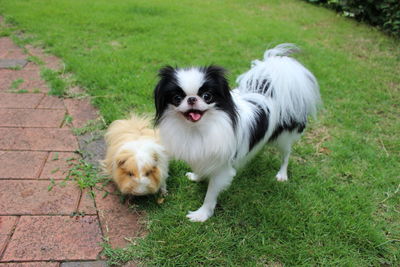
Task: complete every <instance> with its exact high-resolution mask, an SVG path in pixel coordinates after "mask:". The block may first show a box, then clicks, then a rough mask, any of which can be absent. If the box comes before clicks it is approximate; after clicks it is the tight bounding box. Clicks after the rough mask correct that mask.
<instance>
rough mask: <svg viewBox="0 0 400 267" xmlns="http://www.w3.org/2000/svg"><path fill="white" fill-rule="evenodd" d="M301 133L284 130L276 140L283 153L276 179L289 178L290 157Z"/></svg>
mask: <svg viewBox="0 0 400 267" xmlns="http://www.w3.org/2000/svg"><path fill="white" fill-rule="evenodd" d="M300 136H301V134H299V133H298V132H283V133H282V134H281V135H280V136H279V137H278V138H277V140H276V143H277V146H278V149H279V150H280V151H281V153H282V164H281V168H280V169H279V172H278V173H277V174H276V179H277V180H278V181H279V182H284V181H287V180H288V175H287V167H288V164H289V157H290V153H291V151H292V144H293V143H294V142H295V141H297V140H298V139H299V138H300Z"/></svg>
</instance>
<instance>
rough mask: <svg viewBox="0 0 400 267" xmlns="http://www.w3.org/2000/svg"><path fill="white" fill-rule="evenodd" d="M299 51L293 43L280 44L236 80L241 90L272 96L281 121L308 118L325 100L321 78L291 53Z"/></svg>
mask: <svg viewBox="0 0 400 267" xmlns="http://www.w3.org/2000/svg"><path fill="white" fill-rule="evenodd" d="M297 51H299V48H298V47H297V46H295V45H293V44H280V45H278V46H276V47H275V48H273V49H269V50H267V51H265V53H264V59H263V60H254V61H253V62H252V64H251V69H250V70H249V71H247V72H246V73H244V74H242V75H240V76H239V77H238V78H237V80H236V82H237V83H238V85H239V87H238V89H239V91H240V92H241V93H243V94H245V93H257V94H262V95H264V96H265V97H267V98H271V99H272V101H273V103H275V108H276V110H277V112H278V116H279V122H280V123H284V124H290V123H292V122H293V121H297V122H306V121H307V117H308V116H309V115H311V116H313V117H315V116H316V113H317V107H318V105H319V104H320V103H321V99H320V94H319V86H318V82H317V80H316V79H315V77H314V75H313V74H312V73H311V72H310V71H309V70H307V69H306V68H305V67H304V66H303V65H301V64H300V63H299V62H298V61H296V60H295V59H293V58H291V57H289V55H290V54H292V53H294V52H297Z"/></svg>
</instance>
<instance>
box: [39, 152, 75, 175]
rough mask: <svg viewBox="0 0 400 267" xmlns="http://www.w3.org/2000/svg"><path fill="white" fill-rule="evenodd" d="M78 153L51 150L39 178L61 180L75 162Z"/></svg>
mask: <svg viewBox="0 0 400 267" xmlns="http://www.w3.org/2000/svg"><path fill="white" fill-rule="evenodd" d="M78 159H79V155H78V154H76V153H71V152H51V153H50V155H49V157H48V159H47V161H46V164H45V165H44V169H43V171H42V174H41V175H40V179H56V180H63V179H65V178H66V177H67V174H68V170H69V169H70V168H71V166H72V165H73V164H76V162H77V160H78Z"/></svg>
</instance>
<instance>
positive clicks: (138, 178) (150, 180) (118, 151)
mask: <svg viewBox="0 0 400 267" xmlns="http://www.w3.org/2000/svg"><path fill="white" fill-rule="evenodd" d="M150 125H151V123H150V121H149V119H147V118H143V117H138V116H135V115H134V116H132V117H131V118H130V119H128V120H117V121H114V122H113V123H111V125H110V127H109V128H108V130H107V132H106V134H105V140H106V144H107V154H106V158H105V160H104V161H103V167H104V169H105V171H106V172H107V173H108V174H109V175H111V176H112V178H113V180H114V181H115V183H116V184H117V186H118V188H119V189H120V191H121V192H122V193H124V194H132V195H147V194H154V193H157V192H158V191H159V190H161V192H162V193H163V194H165V193H166V192H167V189H166V179H167V177H168V157H167V155H166V152H165V150H164V148H163V147H162V146H161V145H160V143H159V137H158V132H157V131H156V130H154V129H152V128H151V126H150Z"/></svg>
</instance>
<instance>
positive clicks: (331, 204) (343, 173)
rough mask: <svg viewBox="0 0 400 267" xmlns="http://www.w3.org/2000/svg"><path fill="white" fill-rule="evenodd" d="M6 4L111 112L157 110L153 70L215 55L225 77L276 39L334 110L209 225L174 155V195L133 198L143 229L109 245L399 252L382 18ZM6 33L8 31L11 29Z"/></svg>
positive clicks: (260, 7) (163, 255) (337, 261)
mask: <svg viewBox="0 0 400 267" xmlns="http://www.w3.org/2000/svg"><path fill="white" fill-rule="evenodd" d="M0 12H1V13H2V14H4V16H5V18H6V20H7V21H9V22H12V23H13V25H14V27H15V28H16V29H20V30H23V31H24V32H25V33H28V34H30V35H29V38H28V40H27V41H29V42H33V43H35V42H41V43H43V44H44V45H45V46H46V48H47V49H48V50H49V51H50V52H52V53H54V54H55V55H57V56H60V57H61V58H62V59H63V60H64V62H65V64H66V70H65V71H66V72H71V73H74V75H75V78H76V82H77V83H79V84H80V85H82V86H84V87H85V88H86V89H87V92H88V94H90V95H91V96H92V97H93V102H94V104H95V105H97V106H98V107H99V109H100V111H101V113H102V115H103V116H104V118H105V120H106V122H107V123H110V122H111V121H113V120H115V119H118V118H121V117H123V116H126V115H127V114H129V113H130V112H132V111H134V112H138V113H145V112H150V113H152V112H154V107H153V99H152V90H153V88H154V85H155V83H156V73H157V70H158V69H159V68H160V67H161V66H163V65H166V64H170V65H178V66H188V65H204V64H211V63H215V64H219V65H222V66H224V67H226V68H227V69H228V70H229V71H230V82H231V85H232V86H233V85H234V80H235V77H236V76H237V75H238V74H240V73H242V72H244V71H246V70H247V69H248V67H249V64H250V61H251V60H253V59H256V58H260V57H261V56H262V54H263V52H264V50H265V48H266V46H267V45H275V44H278V43H282V42H292V43H296V44H298V45H299V46H301V47H302V48H303V53H301V54H299V55H298V56H297V58H298V59H299V60H300V61H302V62H303V63H304V64H305V65H306V66H307V67H308V68H310V69H311V71H312V72H313V73H314V74H315V76H316V77H317V78H318V80H319V82H320V86H321V94H322V97H323V100H324V106H325V110H324V111H323V112H322V113H321V114H320V117H319V120H318V121H315V122H312V123H311V124H310V127H309V128H308V130H307V131H306V134H305V136H304V137H303V139H302V140H301V141H300V143H299V144H297V145H296V146H295V147H294V153H293V156H292V158H291V163H290V166H289V172H290V173H289V175H290V178H289V182H287V183H277V182H276V181H275V180H274V178H273V177H274V175H275V173H276V172H277V170H278V168H279V155H278V154H277V153H276V152H275V151H274V150H273V149H270V148H268V149H265V151H263V152H262V153H261V154H260V155H259V156H258V157H257V158H256V159H255V160H253V161H252V162H251V163H250V164H249V165H248V166H247V167H246V168H245V169H244V170H242V171H241V172H240V173H239V174H238V176H237V177H236V179H235V180H234V182H233V184H232V186H231V188H230V189H229V190H228V191H226V192H224V193H223V194H222V195H221V197H220V199H219V206H218V207H217V209H216V213H215V216H214V217H212V218H211V219H210V220H209V221H207V222H206V223H203V224H195V223H190V222H189V221H188V220H187V219H186V218H185V215H186V213H187V211H188V210H194V209H196V208H198V207H199V205H200V204H201V202H202V200H203V197H204V194H205V188H206V185H205V184H195V183H191V182H190V181H188V180H187V179H186V178H185V177H184V173H185V172H186V171H187V170H188V168H187V166H186V165H185V164H183V163H182V162H173V163H172V164H171V171H170V178H169V181H168V187H169V195H168V196H167V197H166V199H165V203H163V204H161V205H159V204H157V203H156V202H155V200H154V197H149V198H142V199H140V200H139V202H138V204H139V205H138V206H139V208H141V209H144V210H145V211H146V212H147V214H148V221H149V223H148V230H149V233H148V235H147V236H146V237H145V238H143V239H138V240H135V242H134V244H132V245H131V246H129V247H127V248H126V249H120V250H115V249H110V248H109V247H107V245H105V250H104V253H105V254H106V255H108V256H109V257H110V262H112V263H121V262H123V261H128V260H130V259H136V260H138V261H139V262H142V263H144V264H145V265H149V266H163V265H165V266H170V265H178V266H179V265H180V266H196V265H205V266H217V265H219V266H229V265H236V266H257V265H258V266H282V265H285V266H320V265H322V266H380V265H383V266H397V265H400V242H399V240H400V223H399V221H400V194H399V190H398V187H399V183H400V174H399V170H400V164H399V162H400V142H399V138H398V133H399V132H400V123H399V117H400V116H399V115H400V108H399V103H400V92H399V91H400V89H399V87H400V46H399V41H396V40H394V39H390V38H389V37H387V36H385V35H384V34H382V33H380V32H379V31H377V30H375V29H373V28H370V27H368V26H366V25H363V24H359V23H357V22H355V21H352V20H349V19H346V18H343V17H340V16H337V15H336V14H335V13H334V12H333V11H330V10H326V9H324V8H319V7H317V6H313V5H309V4H307V3H304V2H302V1H297V0H287V1H277V0H276V1H272V0H270V1H261V0H259V1H257V0H249V1H244V0H241V1H239V0H237V1H234V0H232V1H210V0H205V1H187V0H183V1H161V0H146V1H145V0H137V1H132V0H119V1H106V0H96V1H78V0H68V1H67V0H57V1H45V0H25V1H7V0H0ZM0 33H1V34H3V35H7V34H11V33H10V32H9V31H8V30H4V29H2V30H1V31H0Z"/></svg>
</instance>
